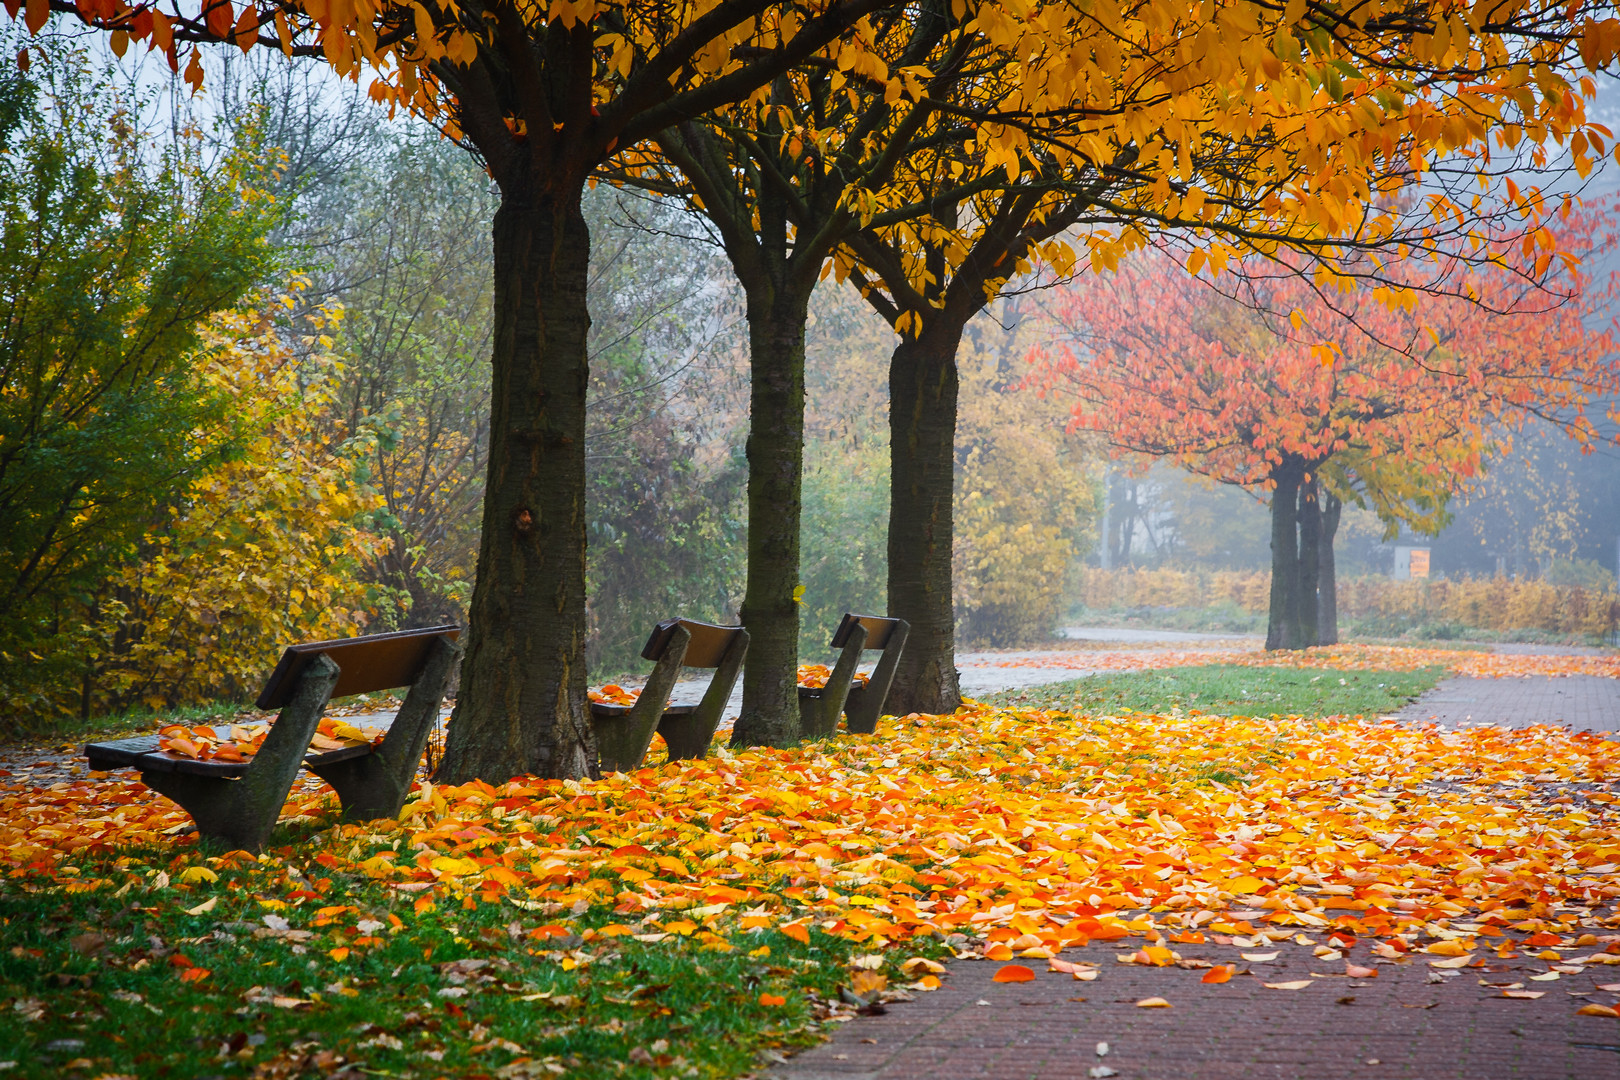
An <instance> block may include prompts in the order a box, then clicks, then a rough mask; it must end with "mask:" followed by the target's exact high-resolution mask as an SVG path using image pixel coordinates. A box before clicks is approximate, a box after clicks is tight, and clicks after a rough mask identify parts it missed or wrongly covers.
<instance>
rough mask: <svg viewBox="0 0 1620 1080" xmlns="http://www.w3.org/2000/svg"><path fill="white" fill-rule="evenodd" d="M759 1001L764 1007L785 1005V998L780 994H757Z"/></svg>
mask: <svg viewBox="0 0 1620 1080" xmlns="http://www.w3.org/2000/svg"><path fill="white" fill-rule="evenodd" d="M759 1003H760V1004H761V1005H764V1006H765V1007H766V1008H772V1009H774V1008H775V1007H776V1006H778V1005H786V1004H787V998H785V997H782V996H781V995H780V994H761V995H759Z"/></svg>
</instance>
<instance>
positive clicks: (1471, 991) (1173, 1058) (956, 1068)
mask: <svg viewBox="0 0 1620 1080" xmlns="http://www.w3.org/2000/svg"><path fill="white" fill-rule="evenodd" d="M1401 716H1402V718H1403V719H1407V720H1413V721H1428V720H1430V719H1431V718H1432V719H1435V720H1438V721H1440V722H1442V723H1444V724H1446V725H1448V726H1462V725H1474V724H1485V723H1502V724H1510V725H1513V726H1523V725H1526V724H1531V723H1562V724H1570V725H1573V726H1578V727H1583V728H1589V729H1592V730H1600V731H1620V681H1616V680H1611V679H1601V678H1597V677H1593V676H1574V677H1569V678H1547V677H1537V678H1523V679H1447V680H1445V681H1444V682H1442V683H1441V684H1440V685H1439V686H1438V687H1437V688H1436V689H1435V690H1434V691H1432V692H1431V693H1430V694H1429V695H1426V696H1425V697H1424V698H1423V699H1422V700H1420V701H1419V702H1417V703H1414V704H1413V705H1412V706H1410V707H1408V709H1406V710H1405V711H1403V712H1402V714H1401ZM1140 945H1141V941H1140V940H1139V939H1128V943H1121V944H1120V946H1119V947H1128V948H1130V949H1135V948H1138V947H1140ZM1176 948H1177V949H1178V951H1180V952H1181V953H1182V955H1183V956H1185V957H1187V958H1192V957H1199V958H1203V959H1208V960H1211V961H1214V962H1217V963H1222V962H1235V963H1238V964H1240V965H1242V967H1240V970H1243V969H1244V968H1246V969H1247V970H1248V971H1249V972H1250V974H1242V975H1237V976H1234V977H1233V978H1232V980H1231V981H1230V982H1228V983H1225V984H1219V985H1206V984H1204V983H1201V982H1200V981H1199V979H1200V973H1199V972H1198V971H1189V970H1183V969H1180V968H1173V967H1172V968H1141V967H1137V966H1135V965H1126V964H1119V963H1117V962H1116V961H1115V960H1114V959H1113V954H1114V953H1115V952H1116V951H1117V948H1115V947H1110V946H1107V945H1103V944H1100V943H1094V944H1092V945H1089V946H1087V947H1085V948H1083V949H1072V950H1069V951H1067V952H1065V953H1064V959H1066V960H1070V961H1076V962H1078V961H1090V962H1093V963H1097V964H1099V965H1100V974H1099V975H1098V977H1097V979H1096V980H1095V981H1092V982H1077V981H1075V980H1073V979H1072V978H1070V977H1069V976H1067V975H1060V974H1054V973H1049V972H1047V971H1045V966H1046V965H1045V963H1044V962H1043V961H1039V960H1031V961H1027V962H1026V963H1027V964H1028V966H1030V967H1031V968H1033V969H1034V970H1036V971H1037V972H1038V974H1037V977H1036V980H1035V981H1034V982H1031V983H1013V984H997V983H994V982H992V981H991V977H992V976H993V975H994V974H995V972H996V970H997V969H998V968H999V967H1000V966H1001V965H1000V964H997V963H993V962H983V961H965V960H964V961H957V962H955V963H952V964H951V965H950V967H949V971H948V973H947V975H946V976H945V985H944V986H943V987H942V988H941V989H939V990H937V991H934V992H932V993H919V994H917V995H916V998H915V1000H913V1001H910V1002H904V1003H897V1004H893V1005H891V1006H889V1007H888V1011H887V1013H886V1014H885V1015H883V1016H877V1017H863V1018H858V1019H856V1020H853V1021H851V1022H849V1023H847V1024H844V1025H842V1026H841V1027H840V1028H839V1029H838V1031H837V1032H836V1033H835V1034H834V1036H833V1037H832V1039H831V1040H830V1041H828V1042H826V1043H823V1044H822V1045H820V1046H817V1047H814V1048H812V1049H810V1050H807V1051H805V1052H804V1053H802V1054H800V1055H798V1056H797V1057H794V1058H792V1059H790V1060H789V1061H788V1063H787V1064H784V1065H780V1066H778V1067H777V1068H775V1069H773V1070H772V1071H771V1072H770V1073H769V1074H768V1075H769V1077H770V1078H771V1080H1090V1078H1091V1077H1106V1076H1112V1077H1114V1078H1115V1080H1240V1078H1241V1080H1306V1078H1309V1080H1510V1078H1511V1080H1620V1021H1617V1020H1614V1019H1612V1018H1607V1017H1592V1016H1579V1015H1577V1014H1576V1011H1575V1010H1576V1009H1577V1008H1578V1007H1579V1006H1580V1004H1581V1003H1584V1002H1592V1003H1597V1004H1605V1005H1610V1006H1620V993H1616V992H1614V991H1605V990H1599V989H1598V987H1599V986H1608V985H1615V986H1620V967H1613V966H1592V967H1590V968H1588V969H1587V970H1586V971H1583V972H1582V973H1580V974H1568V973H1566V974H1563V975H1561V976H1560V978H1558V979H1557V980H1555V981H1535V980H1532V979H1531V978H1530V976H1532V975H1535V974H1541V973H1545V972H1547V971H1548V968H1549V965H1548V964H1546V963H1544V962H1541V961H1537V960H1533V959H1524V958H1521V959H1515V960H1505V961H1500V962H1493V963H1492V964H1491V965H1490V966H1489V967H1486V968H1483V969H1473V968H1470V969H1465V970H1463V971H1462V972H1461V973H1459V974H1455V975H1441V974H1439V973H1438V972H1435V969H1432V968H1430V967H1429V966H1428V965H1427V964H1425V963H1424V962H1423V959H1422V958H1419V959H1415V960H1411V961H1407V962H1391V961H1384V960H1381V959H1377V960H1375V959H1374V958H1373V957H1372V956H1371V954H1370V953H1369V952H1368V951H1367V948H1366V946H1358V947H1357V948H1356V949H1354V950H1353V951H1352V952H1351V954H1350V959H1353V960H1355V961H1356V962H1357V963H1358V964H1363V965H1368V966H1376V968H1377V970H1378V976H1377V977H1376V978H1373V979H1362V980H1352V979H1349V978H1346V977H1344V976H1342V975H1336V974H1335V972H1337V971H1342V970H1343V961H1338V962H1332V963H1330V962H1327V961H1323V960H1318V959H1317V958H1316V957H1315V956H1314V954H1313V951H1312V948H1310V947H1307V946H1304V945H1301V944H1298V943H1296V942H1294V941H1292V940H1290V941H1289V942H1286V943H1282V944H1279V945H1277V946H1275V948H1276V949H1277V952H1278V956H1277V959H1276V960H1275V961H1274V962H1271V963H1246V962H1244V961H1242V960H1241V959H1240V958H1239V956H1238V954H1239V952H1240V951H1251V952H1252V951H1255V950H1252V949H1250V950H1239V949H1237V948H1235V947H1231V946H1221V945H1217V944H1211V945H1201V946H1191V945H1178V946H1176ZM1264 951H1271V950H1270V949H1265V950H1264ZM1492 959H1493V961H1494V960H1495V958H1494V957H1493V958H1492ZM1431 972H1434V974H1431ZM1300 979H1311V980H1312V981H1311V984H1310V985H1309V986H1308V987H1306V988H1304V989H1302V990H1274V989H1269V988H1267V987H1266V986H1265V985H1264V984H1265V983H1268V982H1288V981H1292V980H1300ZM1433 979H1439V980H1441V981H1439V982H1434V981H1431V980H1433ZM1510 981H1511V982H1520V983H1522V985H1523V987H1524V988H1525V989H1527V990H1532V991H1538V990H1539V991H1542V992H1543V995H1544V996H1542V997H1541V998H1539V999H1536V1000H1517V999H1511V998H1504V997H1502V996H1501V992H1500V991H1499V990H1496V989H1493V988H1491V987H1488V986H1485V985H1482V982H1493V983H1503V982H1510ZM1153 996H1157V997H1163V998H1165V999H1166V1000H1168V1001H1170V1003H1171V1007H1170V1008H1168V1009H1146V1008H1138V1007H1137V1006H1136V1005H1135V1002H1136V1001H1138V1000H1140V999H1142V998H1144V997H1153ZM1099 1042H1106V1043H1108V1046H1109V1053H1108V1055H1107V1056H1106V1057H1099V1056H1098V1055H1097V1053H1096V1047H1097V1044H1098V1043H1099ZM1094 1069H1098V1070H1103V1069H1106V1070H1113V1071H1112V1072H1103V1071H1098V1072H1093V1070H1094Z"/></svg>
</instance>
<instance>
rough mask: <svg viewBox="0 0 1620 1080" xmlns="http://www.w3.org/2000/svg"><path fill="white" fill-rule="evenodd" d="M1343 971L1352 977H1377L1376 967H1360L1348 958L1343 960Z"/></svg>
mask: <svg viewBox="0 0 1620 1080" xmlns="http://www.w3.org/2000/svg"><path fill="white" fill-rule="evenodd" d="M1344 973H1345V974H1346V975H1348V976H1350V977H1351V978H1352V979H1376V978H1378V969H1377V968H1370V967H1362V966H1361V965H1360V964H1352V963H1350V962H1349V961H1348V960H1347V961H1345V964H1344Z"/></svg>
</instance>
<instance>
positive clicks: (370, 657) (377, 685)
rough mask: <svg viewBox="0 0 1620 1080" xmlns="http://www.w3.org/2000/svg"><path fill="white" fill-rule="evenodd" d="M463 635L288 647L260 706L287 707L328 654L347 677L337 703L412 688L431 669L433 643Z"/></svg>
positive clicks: (378, 637)
mask: <svg viewBox="0 0 1620 1080" xmlns="http://www.w3.org/2000/svg"><path fill="white" fill-rule="evenodd" d="M460 634H461V629H460V628H459V627H457V626H454V625H449V626H433V627H429V628H427V629H425V630H401V631H398V632H397V633H393V634H372V635H370V636H369V637H357V638H336V639H334V640H332V641H311V642H307V643H305V644H303V645H291V646H288V647H287V649H286V650H285V651H284V652H283V653H282V654H281V661H280V662H279V663H277V664H276V670H275V671H273V672H271V673H270V681H269V682H267V683H265V684H264V691H263V693H261V694H260V695H259V700H258V702H257V705H258V707H259V708H261V709H279V708H281V707H282V706H283V705H285V704H287V702H288V700H289V699H290V698H291V697H292V692H293V688H294V687H295V686H297V685H298V676H299V675H301V674H303V671H304V668H306V667H307V666H309V664H310V662H311V661H313V660H314V659H315V658H316V657H317V656H320V655H321V654H323V653H324V654H325V655H327V656H329V657H331V658H332V662H333V663H334V664H336V665H337V666H338V668H339V669H341V671H342V672H343V674H342V675H340V676H339V677H338V682H337V686H335V687H333V689H332V696H333V697H335V698H340V697H348V696H349V695H350V694H370V693H373V692H375V691H378V690H393V689H395V688H397V687H401V686H410V685H411V684H412V683H414V682H415V681H416V677H417V675H419V674H421V672H422V665H424V664H426V663H427V657H428V650H429V649H430V648H432V646H433V642H434V641H435V640H436V639H438V638H441V637H447V638H450V639H451V640H452V641H453V640H455V639H456V638H457V637H459V636H460Z"/></svg>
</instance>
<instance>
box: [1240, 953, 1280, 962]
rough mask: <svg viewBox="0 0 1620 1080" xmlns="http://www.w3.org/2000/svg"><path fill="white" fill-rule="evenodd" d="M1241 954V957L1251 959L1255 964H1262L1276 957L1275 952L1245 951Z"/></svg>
mask: <svg viewBox="0 0 1620 1080" xmlns="http://www.w3.org/2000/svg"><path fill="white" fill-rule="evenodd" d="M1241 955H1242V957H1243V959H1245V960H1251V961H1253V962H1254V963H1256V964H1264V963H1266V962H1267V961H1269V960H1275V959H1277V953H1276V952H1246V953H1242V954H1241Z"/></svg>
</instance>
